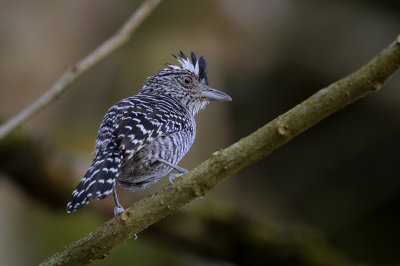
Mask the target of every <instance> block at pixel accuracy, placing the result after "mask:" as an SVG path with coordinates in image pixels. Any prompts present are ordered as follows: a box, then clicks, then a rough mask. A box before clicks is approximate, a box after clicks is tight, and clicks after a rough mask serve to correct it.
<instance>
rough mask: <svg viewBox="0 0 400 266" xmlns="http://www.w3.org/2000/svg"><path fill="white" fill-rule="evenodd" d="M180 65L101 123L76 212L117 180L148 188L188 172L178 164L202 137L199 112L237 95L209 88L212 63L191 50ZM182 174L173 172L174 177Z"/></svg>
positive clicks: (72, 204)
mask: <svg viewBox="0 0 400 266" xmlns="http://www.w3.org/2000/svg"><path fill="white" fill-rule="evenodd" d="M175 58H176V59H177V60H178V61H179V63H180V65H179V66H176V65H171V64H167V66H168V67H167V68H165V69H163V70H161V71H160V72H159V73H157V74H156V75H154V76H151V77H149V78H148V79H147V80H146V82H145V84H144V86H143V88H142V89H141V90H140V92H139V93H138V94H137V95H135V96H132V97H129V98H126V99H124V100H121V101H120V102H118V103H116V104H115V105H114V106H112V107H111V108H110V109H109V110H108V112H107V113H106V115H105V117H104V119H103V122H102V123H101V125H100V129H99V133H98V137H97V140H96V145H95V153H96V155H95V158H94V159H93V163H92V166H91V167H90V168H89V169H88V171H87V172H86V174H85V176H84V177H83V178H82V180H81V182H80V183H79V185H78V186H77V188H76V189H75V190H74V191H73V193H72V197H71V199H70V201H69V202H68V204H67V212H68V213H71V212H74V211H76V210H77V209H79V208H81V207H83V206H84V205H86V204H88V203H89V200H90V199H92V198H97V199H103V198H105V197H107V196H108V195H109V194H111V193H114V199H115V203H116V209H115V211H114V212H115V213H118V212H120V211H122V210H123V208H122V207H121V205H120V204H119V203H118V199H117V194H116V192H115V184H119V185H120V186H122V187H124V188H126V189H129V190H132V191H134V190H137V189H143V188H145V187H147V186H149V185H150V184H153V183H155V182H157V181H158V179H159V178H160V177H162V176H165V175H167V174H168V173H169V172H170V171H172V170H173V169H175V170H177V171H178V172H179V173H185V172H187V171H186V170H185V169H183V168H181V167H179V166H178V165H177V164H178V162H179V161H180V160H181V159H182V157H183V156H184V155H185V154H186V152H187V151H188V150H189V148H190V147H191V145H192V144H193V141H194V139H195V136H196V123H195V120H194V115H195V114H196V113H197V112H199V111H200V110H201V109H203V108H204V107H205V106H206V105H207V103H208V102H209V101H210V100H215V101H230V100H231V98H230V97H229V96H228V95H226V94H225V93H222V92H220V91H217V90H213V89H211V88H210V87H209V86H208V78H207V67H206V61H205V59H204V58H203V57H200V58H198V57H197V56H196V54H194V53H191V60H190V59H189V58H187V57H186V56H185V54H183V53H182V52H180V54H179V57H177V56H175ZM176 175H177V174H171V176H170V181H171V182H172V179H173V177H174V176H176Z"/></svg>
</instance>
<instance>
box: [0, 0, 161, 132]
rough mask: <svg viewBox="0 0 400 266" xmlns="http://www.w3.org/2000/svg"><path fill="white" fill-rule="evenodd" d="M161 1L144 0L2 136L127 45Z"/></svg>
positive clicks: (1, 129) (12, 121)
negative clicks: (120, 24) (115, 30)
mask: <svg viewBox="0 0 400 266" xmlns="http://www.w3.org/2000/svg"><path fill="white" fill-rule="evenodd" d="M160 2H161V0H146V1H144V2H143V4H142V5H141V6H140V7H139V9H138V10H136V11H135V12H134V13H133V14H132V16H131V17H130V18H129V19H128V20H127V21H126V22H125V23H124V25H122V27H121V28H120V29H119V30H118V31H117V32H116V33H115V34H114V35H113V36H112V37H111V38H109V39H108V40H106V41H105V42H103V43H102V44H101V45H100V46H99V47H97V48H96V49H95V50H93V51H92V52H91V53H90V54H88V55H87V56H86V57H85V58H83V59H82V60H80V61H79V62H77V63H76V64H75V65H74V66H72V67H70V68H68V69H67V70H66V71H65V72H64V74H62V75H61V77H60V78H59V79H58V80H57V81H56V82H55V83H54V85H53V86H52V87H51V88H50V89H49V90H48V91H46V92H45V93H44V94H43V95H42V96H40V97H39V98H38V99H37V100H36V101H34V102H33V103H32V104H30V105H29V106H27V107H26V108H25V109H23V110H22V111H21V112H20V113H18V114H17V115H15V116H14V117H12V118H10V119H9V120H8V121H7V122H6V123H4V124H3V125H1V126H0V139H2V138H4V137H5V136H6V135H8V134H9V133H10V132H11V131H13V130H14V129H16V128H17V127H19V126H20V125H22V124H23V123H25V122H26V121H28V120H29V119H30V118H32V117H33V116H35V115H36V114H37V113H39V112H40V111H41V110H43V109H44V108H45V107H47V106H48V105H49V104H50V103H52V102H54V101H55V100H56V99H58V97H59V96H60V95H61V94H62V93H64V92H65V91H66V90H67V89H68V88H69V86H70V85H71V84H72V83H73V82H74V81H75V80H76V79H78V78H79V77H80V76H81V75H82V74H84V73H86V72H87V71H88V70H89V69H91V68H92V67H93V66H95V65H96V64H97V63H98V62H100V61H101V60H103V59H104V58H106V57H107V56H108V55H110V54H111V53H112V52H114V51H115V50H117V49H118V48H119V47H121V46H122V45H124V44H125V43H126V42H127V41H128V40H129V39H130V37H131V35H132V33H133V32H134V31H135V30H136V29H137V27H138V26H139V25H140V24H141V23H142V22H143V20H144V19H145V18H146V17H147V16H148V15H149V14H150V13H151V11H153V9H154V8H155V7H156V6H157V5H158V4H159V3H160Z"/></svg>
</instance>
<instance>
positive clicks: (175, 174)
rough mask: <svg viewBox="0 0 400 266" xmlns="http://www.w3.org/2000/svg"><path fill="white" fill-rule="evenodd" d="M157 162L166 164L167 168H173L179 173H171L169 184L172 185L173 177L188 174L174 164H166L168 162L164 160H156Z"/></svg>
mask: <svg viewBox="0 0 400 266" xmlns="http://www.w3.org/2000/svg"><path fill="white" fill-rule="evenodd" d="M157 161H159V162H160V163H163V164H166V165H168V166H169V167H172V168H174V169H175V170H176V171H178V172H179V173H172V174H170V175H169V182H170V183H171V184H172V185H174V179H175V177H178V176H181V175H183V174H186V173H187V172H188V170H186V169H185V168H182V167H180V166H177V165H175V164H172V163H170V162H168V161H166V160H163V159H157Z"/></svg>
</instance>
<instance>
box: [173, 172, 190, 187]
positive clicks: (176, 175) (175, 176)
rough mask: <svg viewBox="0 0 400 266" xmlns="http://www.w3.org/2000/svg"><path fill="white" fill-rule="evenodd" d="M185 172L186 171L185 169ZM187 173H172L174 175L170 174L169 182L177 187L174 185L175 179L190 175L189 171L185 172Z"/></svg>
mask: <svg viewBox="0 0 400 266" xmlns="http://www.w3.org/2000/svg"><path fill="white" fill-rule="evenodd" d="M183 170H185V169H183ZM185 171H186V172H183V173H172V174H170V175H169V182H170V183H171V185H174V186H175V184H174V179H175V178H177V177H178V176H181V175H184V174H186V173H188V171H187V170H185Z"/></svg>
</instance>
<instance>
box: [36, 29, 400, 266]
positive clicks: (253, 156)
mask: <svg viewBox="0 0 400 266" xmlns="http://www.w3.org/2000/svg"><path fill="white" fill-rule="evenodd" d="M399 68H400V36H399V37H398V38H397V40H396V42H395V43H393V44H392V45H390V46H389V47H387V48H386V49H384V50H383V51H382V52H381V53H379V54H378V55H377V56H376V57H374V58H373V59H372V60H371V61H370V62H369V63H367V64H366V65H365V66H363V67H362V68H361V69H359V70H357V71H356V72H354V73H352V74H351V75H349V76H347V77H345V78H343V79H341V80H339V81H337V82H335V83H333V84H331V85H330V86H328V87H326V88H323V89H322V90H320V91H318V92H317V93H315V94H314V95H312V96H311V97H310V98H308V99H307V100H305V101H304V102H302V103H300V104H299V105H297V106H295V107H294V108H292V109H291V110H289V111H288V112H286V113H284V114H282V115H280V116H279V117H277V118H276V119H274V120H273V121H271V122H270V123H268V124H266V125H265V126H264V127H262V128H260V129H258V130H257V131H256V132H254V133H252V134H251V135H249V136H248V137H246V138H243V139H241V140H240V141H238V142H236V143H235V144H233V145H232V146H230V147H228V148H226V149H224V150H221V151H218V152H215V153H214V154H212V156H211V158H209V159H208V160H206V161H205V162H203V163H202V164H200V165H199V166H197V167H196V168H194V169H193V170H192V171H190V172H189V173H188V174H185V175H184V176H181V177H178V178H177V179H176V180H175V186H173V185H166V186H164V187H162V188H160V189H159V190H157V191H156V192H155V193H154V194H152V195H150V196H148V197H146V198H145V199H143V200H141V201H139V202H137V203H135V204H134V205H132V206H131V207H129V208H128V209H127V210H126V211H124V212H122V213H121V214H120V215H118V216H117V217H114V218H113V219H111V220H110V221H108V222H106V223H105V224H104V225H103V226H102V227H100V228H99V229H97V230H96V231H94V232H92V233H90V234H89V235H88V236H86V237H84V238H82V239H80V240H78V241H76V242H75V243H73V244H71V245H69V246H67V247H65V248H64V249H63V250H62V251H60V252H57V253H56V254H54V255H53V256H51V257H50V258H48V259H47V260H46V261H44V262H43V263H42V265H76V264H88V263H91V262H92V261H94V260H97V259H101V258H104V257H105V256H106V255H107V254H108V253H109V252H110V251H111V250H112V249H113V248H116V247H118V246H119V245H121V244H122V243H123V242H124V241H126V240H127V239H129V238H131V237H132V236H133V235H135V234H136V233H139V232H141V231H142V230H144V229H145V228H147V227H148V226H150V225H152V224H154V223H156V222H157V221H159V220H161V219H162V218H164V217H165V216H167V215H170V214H172V213H174V212H175V211H176V210H177V209H178V208H180V207H181V206H183V205H185V204H187V203H188V202H190V201H192V200H194V199H195V198H197V197H200V196H202V195H204V194H205V193H206V192H207V191H208V190H210V189H211V188H213V187H214V186H216V185H217V184H218V183H219V182H221V181H222V180H224V179H225V178H227V177H228V176H231V175H232V174H234V173H236V172H237V171H239V170H240V169H242V168H244V167H246V166H247V165H249V164H252V163H254V162H256V161H258V160H260V159H261V158H263V157H265V156H267V155H269V154H270V153H271V152H272V151H274V150H276V149H277V148H279V147H281V146H282V145H284V144H285V143H287V142H288V141H290V140H291V139H292V138H294V137H295V136H297V135H299V134H300V133H302V132H303V131H305V130H307V129H308V128H310V127H311V126H313V125H315V124H316V123H318V122H319V121H321V120H323V119H324V118H326V117H327V116H329V115H331V114H333V113H335V112H336V111H338V110H340V109H342V108H343V107H345V106H347V105H349V104H350V103H352V102H354V101H355V100H357V99H359V98H360V97H362V96H364V95H366V94H368V93H370V92H372V91H376V90H377V89H379V88H380V87H381V86H382V85H383V83H384V81H385V80H386V79H387V78H389V77H390V76H391V75H392V74H393V73H394V72H395V71H396V70H398V69H399Z"/></svg>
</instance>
